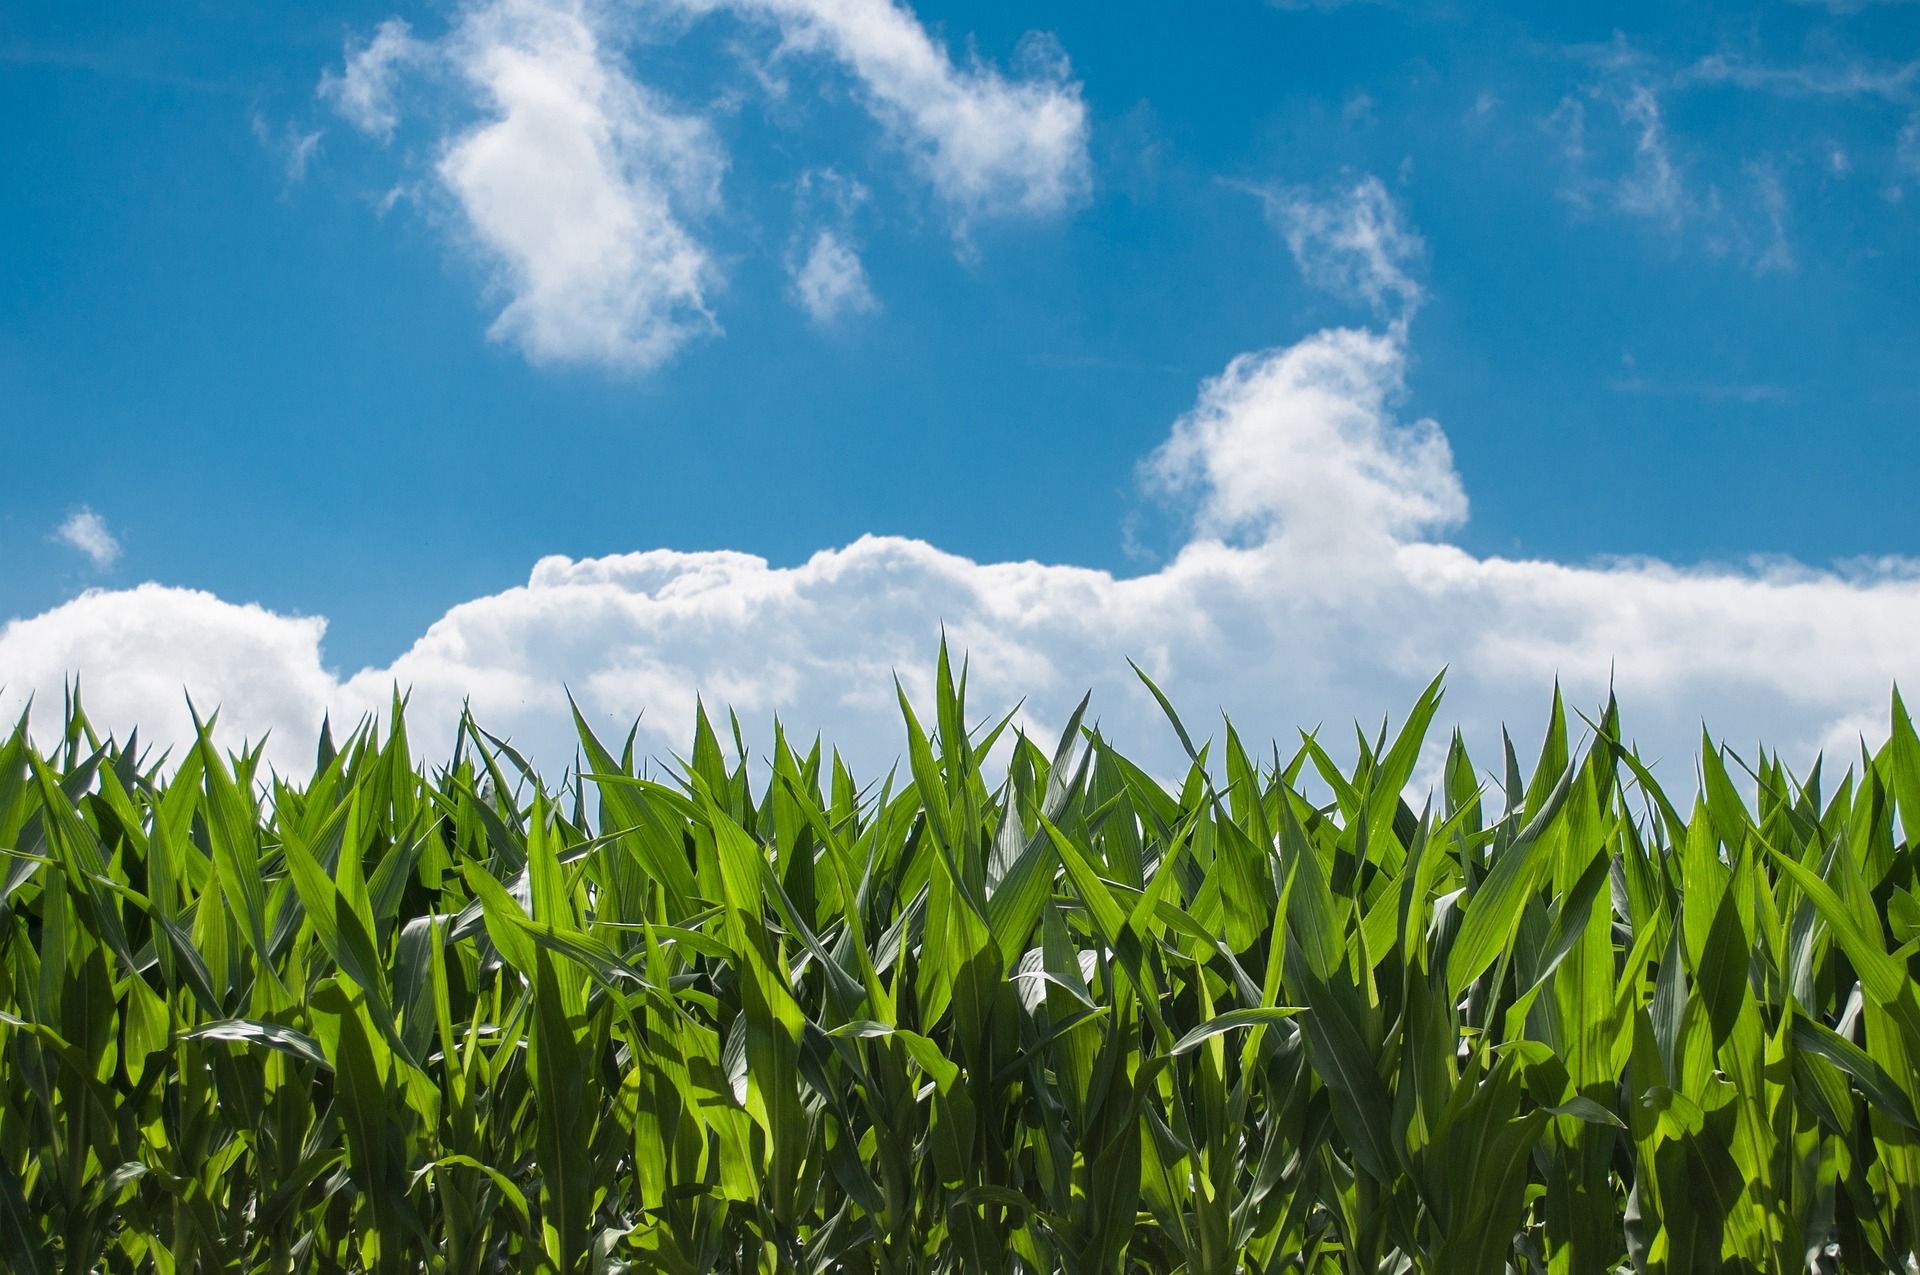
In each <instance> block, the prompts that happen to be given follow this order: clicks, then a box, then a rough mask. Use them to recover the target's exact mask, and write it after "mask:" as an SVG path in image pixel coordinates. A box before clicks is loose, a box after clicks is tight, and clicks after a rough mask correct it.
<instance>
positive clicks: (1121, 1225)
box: [0, 651, 1920, 1275]
mask: <svg viewBox="0 0 1920 1275" xmlns="http://www.w3.org/2000/svg"><path fill="white" fill-rule="evenodd" d="M1143 680H1144V678H1143ZM965 682H966V677H965V672H964V670H961V671H960V673H959V675H958V677H957V678H956V677H955V676H954V674H953V671H952V670H951V668H950V666H949V664H948V661H947V658H946V654H945V652H944V651H943V652H942V654H941V658H940V664H939V675H938V679H937V701H938V702H937V704H936V705H934V706H933V708H934V714H933V717H932V718H931V719H930V720H929V722H928V724H927V726H925V727H923V726H922V724H921V722H920V720H919V719H918V718H917V717H916V715H915V712H914V710H913V708H912V707H911V706H910V705H909V703H908V701H907V698H906V697H905V695H904V694H903V695H902V696H901V697H900V702H901V709H902V715H903V720H904V740H905V753H904V759H903V763H902V765H901V766H900V767H899V768H898V770H897V773H895V774H891V775H888V776H885V777H883V778H876V779H874V780H872V781H870V782H862V781H861V780H858V779H856V778H855V777H854V776H852V775H851V774H849V773H848V771H847V769H846V767H845V766H844V765H843V764H842V763H841V760H840V758H839V756H838V755H837V754H834V753H832V752H831V751H829V752H827V753H825V754H824V755H823V752H822V748H821V745H820V744H819V743H818V742H815V743H813V744H811V745H810V746H807V747H805V748H800V747H796V746H794V744H793V743H792V741H790V740H788V739H787V738H786V737H785V736H784V735H781V734H779V732H778V731H777V729H776V738H775V740H774V743H773V746H772V749H771V751H770V753H768V754H767V755H766V756H764V757H754V756H750V755H749V754H748V750H747V749H746V748H745V747H744V746H742V745H741V744H740V743H739V740H740V732H739V728H738V725H737V723H735V724H734V725H733V727H732V729H731V731H730V732H728V734H729V735H730V738H726V739H725V741H724V742H723V736H722V734H721V733H720V732H718V731H716V730H715V729H714V727H713V725H712V724H711V723H710V721H709V719H708V718H707V716H706V715H705V713H704V712H703V713H702V714H701V715H700V716H699V719H698V721H697V723H696V725H695V732H694V738H693V743H692V748H691V750H690V752H689V754H688V755H687V757H686V759H685V760H679V759H669V761H668V762H667V763H666V764H665V765H664V766H660V765H656V764H651V763H648V762H646V761H645V760H644V759H639V758H636V755H635V746H634V737H633V736H632V734H629V735H628V737H627V739H626V740H625V742H624V745H619V751H618V752H616V751H614V750H613V749H611V748H609V747H608V746H606V745H605V744H603V742H602V741H601V740H599V739H597V738H595V736H594V734H593V733H592V731H591V730H590V729H589V728H588V726H587V724H586V722H585V721H584V720H581V721H580V723H579V726H580V756H579V763H578V765H577V766H576V767H575V768H574V769H573V770H571V771H569V772H568V773H567V775H566V776H565V778H564V781H563V782H561V783H560V784H559V785H558V786H557V787H547V786H543V785H542V782H541V780H540V779H539V777H538V776H536V775H535V774H534V773H533V772H532V771H531V769H530V768H529V767H528V766H527V765H526V763H525V762H524V761H523V759H522V758H521V757H520V755H519V754H518V753H516V752H515V751H514V749H513V748H512V747H511V746H510V744H509V743H507V742H506V741H502V740H500V739H497V738H495V737H493V736H491V735H489V734H487V733H486V732H485V731H484V730H482V729H481V728H480V727H479V726H478V725H476V724H475V723H474V722H472V721H471V720H467V721H463V722H462V723H461V726H460V733H459V743H458V744H457V746H456V748H455V751H454V756H453V758H452V760H451V762H450V763H449V764H447V765H445V766H444V767H432V768H427V767H423V766H421V765H420V764H419V763H417V762H416V761H415V759H414V757H413V754H412V753H411V751H410V749H409V744H408V739H407V733H406V729H405V721H404V718H403V716H402V714H401V711H400V709H401V706H400V705H398V704H396V706H395V711H394V715H393V717H392V719H391V721H390V722H389V723H387V724H386V726H385V729H384V730H380V729H376V728H375V725H374V724H372V723H363V724H362V725H361V726H360V727H359V728H358V729H356V730H355V731H353V732H352V733H351V734H349V735H347V736H345V737H344V738H343V739H342V740H341V741H339V742H338V743H337V744H336V742H335V741H334V739H333V737H332V735H331V733H330V732H328V731H325V730H323V732H322V736H321V741H320V745H319V749H318V753H317V756H316V758H315V761H314V766H313V770H312V774H311V778H310V779H306V780H304V781H302V782H292V781H289V780H288V779H286V778H284V777H281V776H277V775H274V774H272V773H271V772H270V771H268V769H267V767H266V766H265V765H264V763H263V761H262V754H261V752H260V751H259V749H258V748H253V749H250V750H249V749H245V748H243V749H242V750H241V751H240V752H238V753H236V754H229V753H225V752H223V751H221V749H220V747H219V746H218V744H217V743H216V740H215V732H214V729H213V726H212V723H208V724H207V725H206V726H205V727H203V728H202V729H201V731H200V735H199V740H198V743H197V744H196V745H195V746H193V747H192V748H190V749H188V750H185V751H184V752H181V753H178V754H176V755H173V756H167V757H153V756H148V755H145V754H143V752H142V749H141V745H140V744H139V742H138V740H137V737H134V738H129V739H128V740H126V741H125V742H124V745H122V744H119V743H116V742H114V741H112V740H102V739H101V738H100V737H99V736H98V735H97V733H96V731H95V730H94V728H93V727H92V726H91V725H90V723H89V722H88V719H87V717H86V714H85V712H84V710H83V709H82V707H81V706H80V704H79V702H78V701H77V699H71V700H70V701H69V703H68V705H67V707H66V714H65V720H64V734H63V736H62V739H61V741H60V742H59V743H58V744H57V745H56V746H54V747H52V748H51V750H50V751H49V752H47V753H43V752H42V751H40V750H38V749H36V747H35V746H34V744H33V743H32V742H31V740H30V737H29V735H28V732H27V730H26V724H25V723H24V722H23V723H22V724H21V725H20V727H19V728H17V729H15V730H14V731H13V733H12V735H11V736H10V737H9V738H7V739H6V741H5V743H4V745H0V851H3V852H4V862H0V871H3V872H4V877H3V878H0V904H3V906H0V1068H3V1069H4V1070H3V1071H0V1078H3V1079H0V1263H4V1265H5V1266H6V1267H7V1269H9V1270H12V1271H15V1272H23V1273H26V1272H48V1271H75V1272H78V1271H134V1270H142V1271H144V1270H157V1271H160V1272H183V1273H184V1272H235V1273H246V1275H252V1273H253V1272H293V1271H302V1272H304V1271H320V1272H331V1271H366V1272H390V1271H392V1272H407V1271H425V1272H434V1273H436V1275H437V1273H439V1272H447V1273H449V1275H451V1273H454V1272H493V1271H538V1272H555V1273H561V1275H573V1273H574V1272H587V1271H592V1272H600V1271H614V1270H633V1271H643V1272H655V1271H658V1272H673V1273H676V1275H680V1273H684V1275H702V1273H704V1272H708V1271H720V1272H730V1273H731V1272H821V1273H825V1272H862V1273H864V1272H872V1273H875V1275H879V1273H881V1272H886V1273H890V1275H906V1273H909V1272H983V1273H993V1272H1030V1273H1036V1275H1037V1273H1040V1272H1066V1273H1069V1275H1106V1273H1109V1272H1116V1273H1117V1272H1152V1273H1154V1275H1166V1273H1171V1272H1188V1273H1190V1275H1226V1273H1228V1272H1250V1273H1251V1272H1282V1271H1301V1272H1316V1273H1324V1275H1336V1273H1337V1275H1357V1273H1359V1272H1367V1273H1369V1275H1373V1273H1375V1272H1414V1271H1418V1272H1441V1273H1446V1275H1475V1273H1478V1272H1486V1273H1489V1275H1493V1273H1498V1272H1505V1271H1514V1272H1556V1273H1558V1272H1572V1273H1578V1272H1610V1271H1635V1272H1671V1273H1674V1275H1679V1273H1682V1272H1695V1271H1714V1270H1726V1271H1736V1272H1770V1273H1777V1275H1785V1273H1786V1272H1793V1271H1801V1272H1805V1271H1822V1272H1824V1271H1893V1270H1902V1271H1905V1270H1913V1269H1915V1255H1916V1254H1917V1253H1920V1116H1916V1106H1917V1105H1920V1077H1917V1076H1916V1072H1915V1068H1914V1063H1913V1060H1914V1058H1916V1057H1920V999H1917V998H1916V995H1915V987H1914V983H1913V979H1912V977H1911V969H1912V967H1913V965H1912V963H1913V957H1914V953H1915V949H1916V946H1917V945H1920V944H1917V943H1916V940H1920V894H1917V893H1916V891H1917V889H1920V887H1917V886H1916V875H1915V868H1916V862H1915V850H1914V847H1915V844H1916V836H1917V835H1920V740H1917V739H1916V737H1915V733H1914V730H1913V727H1912V724H1911V722H1910V720H1909V718H1908V716H1907V714H1906V712H1905V710H1904V708H1903V707H1902V706H1901V704H1900V701H1899V698H1898V695H1897V693H1896V695H1895V696H1894V698H1893V706H1892V729H1891V735H1890V738H1889V741H1888V742H1887V744H1886V745H1885V746H1884V747H1883V748H1881V749H1880V750H1879V751H1878V752H1877V753H1868V754H1865V755H1862V756H1861V757H1860V758H1859V759H1858V761H1857V763H1856V764H1854V765H1852V766H1849V767H1848V768H1847V769H1846V773H1845V774H1844V775H1842V776H1840V777H1839V778H1838V779H1837V780H1835V779H1834V776H1833V771H1834V770H1835V769H1838V768H1837V767H1834V766H1832V765H1831V763H1829V764H1828V765H1827V766H1825V767H1823V766H1822V765H1820V764H1818V763H1816V764H1814V765H1813V766H1812V767H1811V768H1810V770H1809V773H1807V774H1805V775H1800V776H1796V775H1793V774H1790V773H1789V772H1788V770H1787V769H1786V768H1785V767H1783V765H1782V764H1781V761H1780V759H1779V758H1778V756H1772V755H1769V754H1768V753H1766V752H1765V751H1760V752H1758V753H1756V754H1755V755H1754V756H1753V757H1752V759H1751V761H1748V760H1746V759H1744V758H1742V757H1740V756H1738V755H1737V754H1736V753H1734V752H1733V751H1731V750H1727V749H1722V748H1720V747H1718V746H1716V745H1715V744H1714V743H1712V742H1711V741H1710V740H1705V739H1703V742H1702V749H1701V752H1700V754H1699V757H1698V759H1697V760H1698V766H1697V771H1696V776H1697V780H1698V783H1697V785H1692V786H1694V787H1697V791H1698V795H1697V796H1691V795H1690V796H1688V797H1686V798H1685V799H1684V801H1683V802H1682V803H1681V804H1676V802H1675V800H1674V799H1673V797H1672V796H1671V795H1670V794H1668V793H1666V792H1663V791H1662V789H1661V787H1660V786H1659V785H1658V783H1656V781H1655V777H1654V776H1653V775H1652V774H1651V773H1650V772H1649V770H1648V769H1647V768H1646V766H1645V765H1643V763H1642V761H1641V759H1640V758H1639V757H1638V756H1637V755H1636V754H1635V753H1634V752H1633V751H1632V749H1631V747H1630V746H1628V745H1626V744H1625V743H1623V740H1625V739H1626V738H1627V736H1625V735H1624V734H1623V732H1622V729H1621V726H1620V722H1619V716H1618V713H1617V710H1616V709H1615V708H1614V706H1613V705H1611V704H1609V705H1608V706H1607V707H1606V708H1605V709H1604V710H1602V711H1600V712H1598V713H1596V715H1595V716H1594V718H1592V719H1586V718H1583V717H1581V716H1580V715H1578V714H1575V715H1574V720H1573V721H1572V723H1571V724H1570V723H1569V721H1568V716H1567V713H1566V712H1565V711H1564V709H1563V708H1562V705H1561V702H1560V699H1559V696H1558V694H1557V693H1556V694H1555V696H1554V701H1553V711H1552V716H1551V725H1550V727H1549V730H1548V732H1547V734H1546V738H1545V741H1544V744H1543V745H1542V747H1541V748H1540V750H1539V753H1538V757H1537V760H1536V761H1535V763H1534V764H1533V766H1532V769H1531V773H1530V774H1529V773H1528V772H1526V771H1525V770H1523V767H1522V765H1521V763H1520V761H1519V758H1518V757H1517V756H1516V753H1515V749H1514V747H1513V746H1512V744H1511V743H1508V744H1507V745H1506V747H1505V748H1504V750H1503V756H1501V757H1499V758H1498V759H1496V764H1495V765H1494V766H1493V767H1491V768H1490V769H1488V770H1485V771H1482V770H1481V769H1478V768H1476V766H1475V764H1474V763H1473V762H1472V761H1470V760H1469V758H1468V756H1467V753H1466V751H1465V749H1464V747H1463V745H1462V742H1461V739H1460V737H1459V735H1458V734H1455V735H1454V736H1453V739H1452V743H1451V747H1450V748H1449V749H1447V750H1445V765H1444V772H1443V774H1442V777H1441V778H1440V780H1439V781H1437V782H1436V783H1435V785H1434V791H1433V793H1432V795H1431V797H1430V798H1423V799H1422V800H1421V803H1420V805H1419V806H1418V808H1416V807H1415V806H1414V805H1410V804H1409V803H1408V801H1407V800H1406V798H1405V796H1404V794H1405V793H1407V792H1408V791H1409V781H1410V780H1411V778H1412V777H1413V775H1414V773H1415V768H1416V763H1417V762H1418V760H1419V759H1420V758H1421V756H1422V755H1423V748H1424V747H1425V741H1426V738H1427V736H1428V734H1429V731H1430V728H1431V725H1432V722H1433V719H1434V717H1435V715H1436V713H1437V711H1438V708H1439V704H1440V686H1439V683H1438V682H1436V683H1435V685H1434V686H1433V687H1431V688H1429V690H1428V691H1427V692H1426V694H1425V695H1423V696H1422V697H1421V698H1420V700H1419V701H1418V703H1417V704H1415V705H1414V707H1413V709H1412V710H1411V712H1410V713H1409V714H1408V716H1407V718H1406V719H1405V721H1404V722H1403V723H1401V724H1400V725H1399V727H1398V729H1397V730H1396V731H1395V732H1393V733H1392V735H1391V737H1389V733H1388V731H1387V730H1386V729H1385V728H1383V729H1382V730H1381V731H1380V732H1379V734H1378V735H1377V736H1376V737H1374V738H1371V739H1369V738H1367V737H1366V736H1365V735H1364V734H1361V735H1360V736H1359V738H1358V740H1357V743H1356V745H1355V746H1354V747H1355V754H1354V755H1355V756H1356V760H1355V762H1354V763H1353V764H1351V765H1350V766H1347V767H1345V768H1343V767H1341V766H1340V765H1339V764H1338V763H1337V762H1336V761H1335V759H1334V757H1333V756H1331V755H1330V753H1329V752H1328V751H1327V750H1326V748H1324V747H1323V746H1322V743H1321V742H1320V741H1319V740H1318V739H1316V738H1315V737H1313V736H1301V737H1299V739H1298V745H1297V747H1296V748H1284V747H1271V748H1268V749H1263V750H1261V751H1260V752H1250V751H1248V749H1247V748H1246V747H1245V746H1244V745H1243V742H1242V740H1241V738H1240V737H1239V736H1238V735H1237V734H1236V732H1235V731H1234V730H1233V728H1232V727H1231V726H1230V725H1225V726H1223V727H1222V728H1221V732H1220V735H1219V736H1218V738H1217V741H1215V742H1217V744H1218V747H1217V748H1216V747H1215V742H1209V743H1208V744H1207V745H1205V746H1204V747H1203V746H1197V745H1195V744H1194V743H1193V742H1192V740H1193V735H1192V734H1191V733H1190V732H1189V731H1188V730H1187V729H1186V728H1185V727H1184V726H1183V725H1182V724H1181V722H1180V720H1179V718H1178V717H1177V716H1176V715H1175V711H1174V709H1173V708H1172V706H1171V705H1168V704H1167V702H1166V700H1165V699H1164V697H1162V698H1161V703H1162V705H1163V707H1165V708H1166V713H1167V717H1168V726H1169V730H1170V731H1172V732H1173V733H1174V735H1176V736H1177V738H1178V739H1179V741H1180V742H1181V744H1182V745H1183V746H1184V748H1185V749H1186V752H1187V755H1188V756H1189V757H1190V759H1191V763H1192V764H1191V768H1190V769H1189V770H1187V772H1186V773H1185V775H1184V777H1183V778H1181V779H1180V780H1179V782H1178V784H1177V786H1169V785H1164V784H1163V783H1162V782H1159V781H1157V780H1156V779H1155V778H1154V777H1152V776H1150V775H1149V774H1148V773H1146V772H1145V771H1144V770H1142V769H1141V768H1140V767H1139V766H1137V765H1135V764H1134V763H1132V762H1130V761H1128V760H1127V758H1126V756H1124V755H1123V754H1122V753H1120V752H1119V751H1117V750H1116V748H1115V747H1114V746H1113V745H1112V744H1110V743H1109V742H1108V741H1107V740H1106V739H1105V738H1103V737H1102V735H1101V734H1100V732H1099V731H1098V730H1097V729H1096V728H1094V727H1093V726H1091V725H1089V723H1088V721H1087V719H1086V716H1085V712H1086V705H1085V704H1082V706H1081V711H1080V712H1077V713H1075V714H1074V716H1073V718H1072V721H1071V722H1070V723H1069V724H1068V726H1067V728H1066V730H1065V731H1064V733H1063V734H1062V736H1061V742H1060V744H1059V746H1058V748H1057V749H1053V750H1044V749H1042V748H1040V747H1038V746H1036V745H1035V744H1034V743H1033V742H1032V741H1030V740H1028V739H1025V738H1023V737H1020V736H1019V735H1018V733H1017V732H1015V731H1014V730H1013V729H1012V728H1011V726H1010V722H1011V720H1012V719H1011V718H1008V719H1003V720H1000V721H998V722H997V723H994V722H991V721H989V722H987V723H984V724H978V725H974V726H972V727H969V725H968V721H969V719H968V717H967V710H966V707H965V702H964V695H965ZM1151 685H1152V684H1151V683H1150V682H1149V683H1148V686H1149V687H1151ZM1154 694H1155V695H1156V696H1158V695H1159V692H1158V691H1157V690H1155V691H1154ZM577 716H578V715H577V714H576V717H577ZM615 743H616V745H618V741H615ZM989 753H992V754H993V755H994V756H995V757H996V758H997V759H999V760H997V761H996V762H995V763H994V764H993V767H992V773H991V774H989V773H988V770H987V761H986V758H987V756H988V754H989ZM1262 753H1264V754H1265V755H1264V756H1263V755H1262ZM1342 753H1343V755H1344V754H1345V746H1344V745H1342ZM1423 773H1424V772H1423Z"/></svg>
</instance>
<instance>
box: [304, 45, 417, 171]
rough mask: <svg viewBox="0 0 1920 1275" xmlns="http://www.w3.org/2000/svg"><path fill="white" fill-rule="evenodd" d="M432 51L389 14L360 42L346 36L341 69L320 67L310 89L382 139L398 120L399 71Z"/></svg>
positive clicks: (353, 123) (343, 116) (347, 117)
mask: <svg viewBox="0 0 1920 1275" xmlns="http://www.w3.org/2000/svg"><path fill="white" fill-rule="evenodd" d="M431 56H432V49H431V48H430V47H429V46H428V45H426V44H423V43H422V42H420V41H419V40H416V39H414V38H413V28H412V27H410V26H408V25H407V24H406V22H405V21H403V20H402V19H400V18H388V19H387V20H386V21H385V22H382V23H381V24H380V25H379V27H378V28H376V29H375V31H374V33H373V37H372V38H371V39H369V40H368V41H366V42H365V43H364V44H360V43H356V42H354V41H352V40H349V41H348V42H347V48H346V54H345V57H344V60H343V62H342V65H341V69H340V70H338V71H334V70H332V69H331V68H329V69H328V70H326V71H324V72H322V73H321V76H320V85H319V87H318V89H316V90H315V91H316V93H317V94H318V95H319V97H320V99H321V100H322V101H324V102H326V103H327V104H328V105H330V106H332V107H333V109H334V110H335V111H337V112H338V113H339V115H340V117H341V118H342V119H344V120H346V121H347V123H349V124H351V125H353V126H354V127H355V128H357V129H359V130H360V131H361V132H363V133H366V134H367V135H368V136H371V137H378V138H380V139H381V140H382V141H385V140H387V139H389V138H391V137H392V136H393V130H394V129H395V128H396V127H398V126H399V123H400V111H399V108H398V107H397V106H396V105H395V103H394V97H395V93H396V90H397V87H398V83H399V79H400V73H401V72H402V71H403V70H405V69H407V68H408V67H409V66H412V65H414V64H416V63H419V62H422V61H425V60H426V59H427V58H429V57H431Z"/></svg>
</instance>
